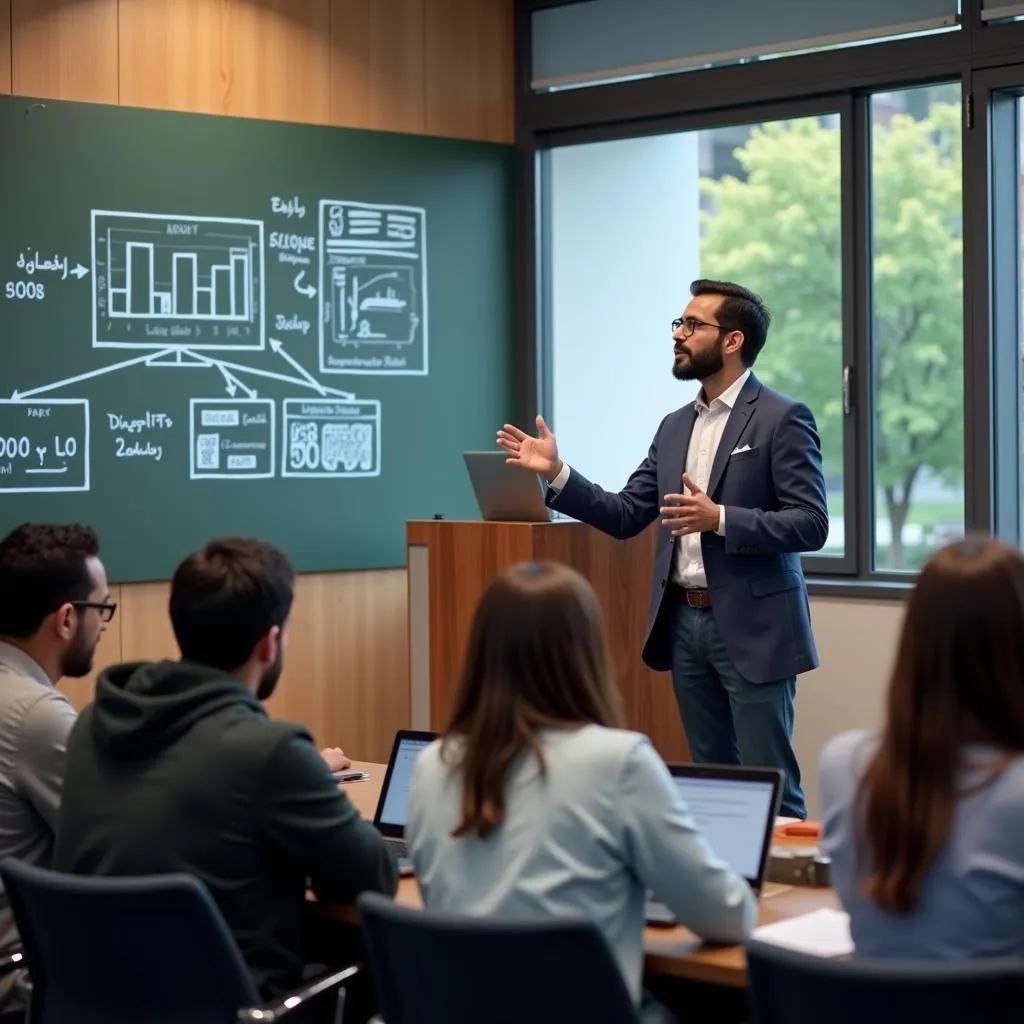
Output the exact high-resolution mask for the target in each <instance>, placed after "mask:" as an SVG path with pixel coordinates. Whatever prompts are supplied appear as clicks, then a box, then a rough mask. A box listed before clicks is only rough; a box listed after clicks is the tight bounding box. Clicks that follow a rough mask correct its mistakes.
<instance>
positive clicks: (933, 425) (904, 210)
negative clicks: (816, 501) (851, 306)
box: [871, 84, 964, 571]
mask: <svg viewBox="0 0 1024 1024" xmlns="http://www.w3.org/2000/svg"><path fill="white" fill-rule="evenodd" d="M871 125H872V127H871V243H872V251H871V256H872V285H873V287H872V310H871V314H872V316H871V325H872V338H871V342H872V370H873V378H872V389H871V390H872V404H873V410H872V411H873V417H872V420H873V423H872V426H873V439H872V474H873V482H874V493H875V502H874V565H875V568H877V569H882V570H893V571H912V570H916V569H919V568H920V566H921V565H922V563H923V562H924V561H925V559H927V557H928V556H929V555H930V554H931V553H932V552H933V551H935V550H936V549H937V548H939V547H941V546H943V545H944V544H946V543H948V542H949V541H950V540H953V539H955V538H956V537H959V536H962V535H963V530H964V461H963V460H964V399H963V385H964V371H963V346H964V324H963V222H962V206H961V192H962V179H963V171H962V164H961V113H960V87H959V85H958V84H948V85H940V86H929V87H927V88H920V89H910V90H905V91H902V92H886V93H878V94H876V95H875V96H873V97H872V99H871Z"/></svg>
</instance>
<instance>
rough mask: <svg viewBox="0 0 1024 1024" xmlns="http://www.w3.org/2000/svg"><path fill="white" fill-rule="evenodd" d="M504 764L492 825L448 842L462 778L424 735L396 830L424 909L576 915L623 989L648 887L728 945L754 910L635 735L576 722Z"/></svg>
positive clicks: (633, 981) (744, 930) (639, 939)
mask: <svg viewBox="0 0 1024 1024" xmlns="http://www.w3.org/2000/svg"><path fill="white" fill-rule="evenodd" d="M540 739H541V743H542V747H543V751H544V757H545V761H546V765H547V775H546V777H545V776H542V775H541V774H540V773H539V771H538V766H537V763H536V760H535V759H534V758H533V756H532V755H524V756H523V757H522V758H520V760H519V761H518V762H517V763H516V764H514V765H513V767H512V768H511V770H510V772H509V777H508V780H507V783H506V790H505V792H506V812H505V820H504V822H503V824H502V825H501V826H500V828H498V829H497V830H496V831H495V832H494V833H492V834H491V835H490V836H489V837H488V838H487V839H485V840H481V839H478V838H476V837H475V836H466V837H463V838H460V839H453V838H452V836H451V832H452V830H453V829H454V828H455V827H456V826H457V825H458V822H459V819H460V805H461V797H462V786H461V782H460V780H459V778H458V776H457V775H455V774H453V772H452V771H451V769H450V768H449V766H448V765H447V764H446V763H445V762H443V761H442V760H441V755H440V743H439V742H435V743H433V744H432V745H431V746H430V747H428V748H427V749H426V750H425V751H424V752H423V753H422V754H421V755H420V757H419V760H418V761H417V763H416V770H415V773H414V776H413V782H412V789H411V792H410V797H409V821H408V825H407V827H406V838H407V840H408V844H409V854H410V857H411V858H412V861H413V865H414V867H415V870H416V877H417V879H418V881H419V885H420V889H421V890H422V892H423V898H424V902H425V903H426V905H427V907H428V908H431V909H436V910H440V911H447V912H451V913H460V914H479V915H495V916H500V917H506V918H520V919H522V918H530V917H557V916H559V915H562V916H565V915H573V914H582V915H583V916H585V917H587V918H589V919H590V920H592V921H593V922H594V923H595V924H596V925H597V926H598V928H599V929H600V930H601V932H602V933H603V934H604V936H605V938H606V939H607V941H608V944H609V946H610V947H611V951H612V953H613V955H614V957H615V959H616V961H617V962H618V964H619V968H620V969H621V971H622V973H623V976H624V978H625V980H626V984H627V986H628V987H629V990H630V992H631V993H632V995H633V998H634V999H635V1000H636V1001H637V1002H639V999H640V991H641V977H642V971H643V930H644V906H645V901H646V890H647V889H652V890H654V892H655V893H657V895H658V897H659V898H660V899H661V900H662V901H664V903H665V904H667V906H668V907H669V908H670V909H671V910H672V911H674V913H675V914H676V915H677V917H678V918H679V920H680V921H681V922H682V923H683V924H685V925H686V926H687V927H689V928H691V929H692V930H693V931H694V932H696V933H697V934H698V935H701V936H703V937H705V938H708V939H714V940H718V941H722V942H739V941H742V940H743V939H745V938H746V937H747V935H749V933H750V929H751V928H752V927H753V924H754V920H755V917H756V913H757V907H756V902H755V900H754V897H753V894H752V892H751V890H750V886H749V885H747V883H746V881H745V880H744V879H742V878H740V877H739V876H737V875H735V874H733V873H732V872H731V871H730V870H729V869H728V868H727V867H726V865H725V864H724V863H723V862H722V861H721V860H719V859H718V857H716V855H715V854H714V852H713V851H712V850H711V848H710V847H709V845H708V843H707V841H706V840H705V839H704V838H703V836H702V835H701V834H700V833H699V832H698V831H697V828H696V826H695V824H694V822H693V819H692V818H691V817H690V814H689V812H688V811H687V809H686V806H685V805H684V804H683V802H682V799H681V798H680V796H679V792H678V790H677V789H676V787H675V785H674V784H673V782H672V778H671V776H670V775H669V772H668V769H667V768H666V767H665V764H664V763H663V762H662V760H661V758H660V757H659V756H658V755H657V754H656V753H655V751H654V750H653V748H652V747H651V745H650V742H649V741H648V739H647V738H646V737H645V736H641V735H639V734H637V733H633V732H626V731H624V730H619V729H604V728H601V727H599V726H586V727H584V728H581V729H577V730H559V729H548V730H545V731H544V732H542V733H541V736H540Z"/></svg>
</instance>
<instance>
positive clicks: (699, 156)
mask: <svg viewBox="0 0 1024 1024" xmlns="http://www.w3.org/2000/svg"><path fill="white" fill-rule="evenodd" d="M521 6H522V8H523V11H524V14H525V13H526V12H532V13H530V14H529V15H528V16H524V17H522V18H520V20H519V22H518V23H517V25H518V29H519V32H520V41H521V43H522V45H521V47H520V50H519V51H518V55H517V68H518V71H519V81H520V85H519V93H518V100H519V104H520V105H519V108H518V109H519V111H520V117H519V129H520V138H521V139H525V140H527V142H528V148H529V149H531V150H532V151H533V152H534V153H538V154H541V159H540V160H539V161H538V164H537V167H538V169H539V171H540V173H538V174H536V175H532V174H531V176H530V182H529V184H530V185H531V187H530V188H528V189H527V190H526V192H525V195H526V196H527V200H526V201H525V202H524V204H523V213H524V217H523V218H522V222H523V223H524V224H528V223H530V222H531V221H532V220H533V218H534V214H536V213H537V212H539V213H540V215H541V216H540V218H538V223H539V224H540V225H541V227H542V230H541V231H540V232H539V233H538V234H537V236H536V242H537V244H536V246H535V247H531V246H530V245H526V246H524V251H526V252H528V253H529V260H532V258H533V256H534V255H536V256H537V257H538V258H539V260H540V262H541V270H542V273H541V274H540V275H539V276H538V277H537V278H536V283H537V286H538V289H539V291H537V292H535V291H534V288H533V282H532V281H531V282H530V283H529V284H528V285H527V289H526V291H527V293H528V295H529V296H530V297H533V296H534V295H537V296H538V298H539V301H538V303H537V304H536V307H533V305H532V304H531V303H527V309H528V310H529V311H530V312H531V313H532V312H536V313H537V314H538V315H537V316H536V317H533V316H531V317H529V318H527V320H526V329H525V330H524V332H523V333H524V338H523V340H524V346H523V350H522V351H523V353H525V354H524V356H523V370H524V382H525V383H526V384H527V385H528V387H527V389H526V390H524V393H523V399H522V401H523V402H524V404H525V402H526V401H527V400H528V398H529V397H530V394H531V391H530V389H531V388H532V387H533V386H534V385H536V386H537V387H536V393H537V394H538V396H539V399H540V405H541V408H542V409H543V411H544V412H546V413H549V414H553V416H554V419H555V423H556V426H557V427H558V428H559V435H560V440H563V439H564V444H563V448H564V450H565V454H566V457H567V459H569V460H570V461H572V462H574V463H578V464H579V466H580V469H581V470H583V471H589V472H590V473H591V475H593V476H594V477H596V478H597V479H598V480H600V481H601V483H603V484H605V485H606V486H609V487H619V486H621V484H622V482H623V480H624V479H625V477H626V476H627V475H628V473H629V472H630V470H632V469H633V468H634V467H635V465H636V464H637V462H638V461H639V460H640V458H641V457H642V456H643V454H644V453H645V451H646V445H647V444H648V443H649V440H650V437H651V436H652V434H653V432H654V430H655V429H656V428H657V425H658V422H659V421H660V419H661V417H662V416H663V415H664V414H665V413H666V412H667V411H669V410H671V409H673V408H677V407H678V406H679V405H680V404H681V403H683V402H686V401H688V400H689V399H690V398H691V396H692V394H693V391H694V389H695V385H681V384H678V383H677V382H676V381H674V380H673V379H672V377H671V375H670V369H669V366H670V364H669V359H670V354H669V351H668V346H669V344H670V339H669V329H668V323H669V321H670V319H671V317H672V315H678V312H679V310H680V308H681V307H682V306H683V305H684V304H685V302H686V300H687V297H688V293H687V285H688V284H689V282H690V281H691V280H692V279H693V278H695V277H698V276H713V277H723V278H728V279H732V280H736V281H740V282H742V283H744V284H747V285H749V286H750V287H752V288H754V289H755V290H757V291H759V292H760V293H761V294H762V295H763V296H764V298H765V300H766V302H767V303H768V305H769V306H770V307H771V309H772V312H773V314H774V321H773V325H772V329H771V332H770V334H769V337H768V344H767V346H766V348H765V350H764V352H763V353H762V354H761V356H760V358H759V359H758V361H757V365H756V367H755V372H756V373H757V374H758V376H760V377H761V378H762V379H763V380H764V381H765V382H766V383H767V384H769V385H771V386H773V387H775V388H777V389H778V390H780V391H782V392H784V393H786V394H789V395H791V396H792V397H794V398H796V399H800V400H803V401H804V402H806V403H807V404H808V405H809V406H810V408H811V409H812V411H813V413H814V416H815V418H816V420H817V424H818V429H819V433H820V435H821V439H822V448H823V453H824V464H825V473H826V477H827V482H826V487H827V492H828V504H829V513H830V532H829V536H828V541H827V543H826V545H825V548H824V550H823V551H821V552H814V553H807V554H806V555H805V559H804V564H805V568H806V570H807V573H808V576H809V577H810V578H811V579H812V581H813V580H820V581H823V582H824V583H825V584H827V586H823V587H822V590H823V591H825V592H827V593H831V594H835V595H844V596H845V595H857V596H860V595H877V594H878V593H879V592H880V591H884V592H885V593H886V595H887V596H890V597H891V596H892V594H893V592H894V590H898V591H900V592H903V588H905V587H906V585H907V584H908V583H910V582H911V581H912V580H913V577H914V574H915V573H916V572H917V571H918V570H920V568H921V567H922V565H923V564H924V563H925V561H926V560H927V559H928V558H929V557H930V556H931V555H932V554H933V553H934V552H935V551H937V550H939V549H940V548H941V547H943V546H944V545H946V544H948V543H949V542H951V541H953V540H955V539H957V538H959V537H961V536H963V535H964V534H965V533H967V532H976V533H988V532H994V533H996V534H998V535H999V536H1001V537H1003V538H1004V539H1006V540H1008V541H1010V542H1011V543H1015V544H1018V545H1021V544H1022V543H1024V57H1022V56H1021V55H1022V54H1024V0H948V2H946V0H878V3H875V2H874V0H870V2H869V0H864V2H857V3H848V4H839V3H836V4H832V3H831V0H829V2H828V3H819V4H816V5H815V4H811V3H809V2H806V3H805V2H804V0H779V2H778V3H777V4H776V3H759V2H758V0H728V2H726V0H721V2H719V3H718V4H717V5H712V6H711V7H709V8H708V10H707V11H705V12H704V13H705V14H706V17H703V18H702V19H698V21H699V24H697V23H696V22H694V23H693V24H691V23H690V22H692V18H691V19H690V22H686V23H685V25H683V26H682V27H681V28H679V27H677V26H676V24H675V21H673V19H678V18H679V17H683V19H684V22H685V19H686V17H687V15H686V14H683V15H680V14H679V12H678V11H676V10H675V7H676V6H686V5H676V4H669V3H660V2H659V0H637V2H632V0H631V2H630V3H629V4H625V3H620V2H619V0H593V2H590V3H583V2H572V0H570V2H568V3H566V2H565V0H522V5H521ZM627 7H628V8H629V10H628V11H626V8H627ZM769 7H770V8H772V15H771V16H770V17H768V18H767V20H766V19H765V12H764V11H763V10H761V8H769ZM776 7H777V8H778V10H777V11H776V10H775V8H776ZM805 7H815V14H814V17H813V18H812V19H811V20H810V21H808V20H807V17H806V16H805V15H806V12H805V11H804V8H805ZM663 8H664V10H663ZM669 8H672V10H669ZM818 8H820V10H819V9H818ZM855 21H856V24H855ZM584 22H586V23H587V25H588V27H589V28H592V29H593V32H590V33H581V32H580V31H578V30H579V29H580V28H581V27H582V26H583V24H584ZM826 22H827V24H826ZM897 37H898V38H897ZM581 38H585V42H586V45H585V46H583V45H581V44H580V43H579V40H580V39H581ZM865 43H868V44H869V45H861V44H865ZM801 51H814V52H801ZM779 58H784V59H779ZM684 71H685V72H686V74H685V80H684V79H683V77H681V76H679V75H678V74H676V73H678V72H684ZM615 78H619V79H620V80H619V81H612V80H613V79H615ZM601 83H605V84H601ZM582 86H586V88H583V87H582ZM535 203H536V204H537V207H535ZM525 233H526V231H525V230H524V234H525ZM533 269H534V268H533V267H532V266H530V265H529V261H524V271H525V273H526V274H527V275H529V274H530V272H531V271H532V270H533ZM666 310H667V312H666ZM534 327H536V329H537V336H538V337H539V342H540V343H539V345H538V346H536V347H534V346H532V345H531V344H530V343H531V342H532V341H534V340H535V336H534V333H533V332H534ZM535 357H536V358H535ZM865 584H867V586H865Z"/></svg>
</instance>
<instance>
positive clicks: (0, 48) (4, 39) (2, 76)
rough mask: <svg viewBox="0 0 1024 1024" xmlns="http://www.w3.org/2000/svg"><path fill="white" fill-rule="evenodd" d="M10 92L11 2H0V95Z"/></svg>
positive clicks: (9, 0)
mask: <svg viewBox="0 0 1024 1024" xmlns="http://www.w3.org/2000/svg"><path fill="white" fill-rule="evenodd" d="M10 91H11V0H0V93H2V92H10Z"/></svg>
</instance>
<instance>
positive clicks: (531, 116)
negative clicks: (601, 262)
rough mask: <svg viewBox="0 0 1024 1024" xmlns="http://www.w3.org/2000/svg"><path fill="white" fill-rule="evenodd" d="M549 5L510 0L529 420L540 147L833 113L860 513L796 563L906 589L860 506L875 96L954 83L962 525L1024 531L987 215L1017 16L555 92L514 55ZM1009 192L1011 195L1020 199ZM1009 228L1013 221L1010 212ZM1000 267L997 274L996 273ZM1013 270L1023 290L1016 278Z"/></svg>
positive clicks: (534, 382) (538, 334)
mask: <svg viewBox="0 0 1024 1024" xmlns="http://www.w3.org/2000/svg"><path fill="white" fill-rule="evenodd" d="M558 2H559V0H516V54H517V63H516V67H517V87H518V90H519V91H518V96H517V131H516V141H517V147H518V149H519V151H520V153H521V154H523V156H524V160H525V161H526V163H527V164H528V165H529V166H528V168H527V170H526V173H525V175H524V177H523V179H522V182H523V193H524V195H525V196H526V197H527V198H526V199H525V201H524V202H523V203H522V204H521V206H520V212H521V213H522V212H524V211H525V212H526V213H528V216H527V217H526V218H524V217H522V216H521V217H520V235H521V243H522V244H521V246H520V250H521V254H522V256H523V263H522V264H521V267H522V271H523V273H522V275H521V276H522V280H523V282H524V286H525V287H526V290H528V291H532V293H533V294H532V297H530V298H529V299H527V300H526V301H524V303H523V305H522V306H521V308H522V309H523V310H524V313H525V315H524V317H523V321H522V325H521V326H522V333H521V334H520V336H519V340H520V345H519V352H520V355H521V360H520V365H521V367H523V368H524V369H525V368H526V364H527V363H529V364H530V366H529V376H528V378H526V379H525V380H524V381H523V382H522V383H523V386H522V387H521V389H520V398H521V402H522V404H521V405H520V407H519V413H520V415H521V416H525V417H526V418H527V419H532V415H533V413H534V411H536V410H537V409H538V408H541V409H550V401H548V402H545V401H544V399H545V397H547V398H548V399H550V388H548V389H547V390H548V394H547V396H545V395H544V394H543V386H542V384H541V381H542V378H543V377H544V374H543V373H542V372H541V371H542V368H543V364H544V359H545V357H546V356H547V355H548V353H547V350H546V347H545V346H546V345H547V340H546V339H547V338H549V337H550V334H549V332H547V331H545V330H544V329H543V328H544V323H543V318H542V317H540V316H539V315H538V306H539V304H541V303H542V302H543V299H542V298H541V296H542V294H543V292H544V289H543V287H541V284H542V282H541V280H540V275H541V274H542V273H543V266H542V265H541V263H540V262H539V261H538V259H537V256H538V255H540V254H541V250H542V245H541V240H542V239H543V238H544V237H545V231H547V230H549V228H550V225H547V226H545V225H544V217H543V210H541V209H540V204H541V200H540V199H539V190H540V189H541V187H542V186H543V181H544V171H543V166H544V153H545V151H546V150H548V149H550V148H551V147H552V146H554V145H561V144H570V143H573V142H586V141H603V140H608V139H615V138H628V137H636V136H640V135H645V134H652V133H655V132H657V131H687V130H696V129H700V128H705V129H706V128H713V127H719V126H727V125H729V124H736V123H752V122H756V121H767V120H775V119H777V118H779V117H786V116H800V114H801V113H820V112H823V111H824V110H827V111H828V112H835V111H836V110H839V111H840V125H841V133H842V142H841V145H842V160H843V185H842V195H843V214H842V216H843V229H844V239H843V249H844V269H843V288H844V322H843V330H844V337H843V349H844V360H846V359H847V358H849V362H846V363H845V364H844V365H849V366H851V367H852V368H853V376H852V388H853V390H852V410H851V415H850V416H848V417H847V429H846V432H845V435H844V449H843V454H844V503H845V505H846V506H847V507H848V508H853V509H855V510H856V512H855V514H854V515H847V516H846V533H847V536H846V545H845V549H844V554H843V557H841V558H826V557H821V556H813V555H810V556H806V557H805V559H804V568H805V572H806V574H807V577H808V586H809V589H810V591H811V592H812V593H814V594H823V595H830V596H837V597H848V596H849V597H868V598H887V599H892V598H893V597H894V596H897V597H898V596H901V595H903V594H905V593H906V592H907V591H908V590H909V589H910V587H911V586H912V584H913V581H914V579H915V577H916V573H914V572H906V573H900V572H893V571H890V570H885V569H882V570H876V569H874V567H873V564H872V563H873V557H874V552H873V537H872V533H873V526H874V516H873V514H868V513H869V512H870V511H871V506H870V505H869V504H868V502H869V501H871V502H873V501H874V493H873V490H874V488H873V485H872V484H873V482H872V479H871V461H872V450H873V447H872V441H871V436H870V427H871V425H872V411H871V393H870V367H871V362H870V356H871V350H870V330H871V314H872V310H871V302H870V300H871V294H870V292H871V279H872V266H871V255H870V249H869V246H870V234H869V227H870V216H871V205H870V171H871V153H870V130H871V124H870V97H871V95H872V94H874V93H877V92H881V91H886V90H905V89H911V88H914V87H917V86H927V85H933V84H938V83H942V82H954V81H959V82H960V85H961V96H962V103H963V112H964V126H963V149H962V152H963V213H964V237H963V246H964V252H963V275H964V281H963V301H964V318H963V323H964V388H965V399H964V448H965V451H964V520H965V527H966V529H967V530H968V531H981V532H993V531H995V532H997V533H998V534H999V535H1001V536H1003V537H1005V538H1006V539H1008V540H1011V541H1013V542H1020V540H1021V538H1022V535H1024V523H1022V522H1021V519H1022V515H1021V504H1022V499H1021V492H1020V483H1021V477H1022V469H1021V466H1020V459H1019V448H1020V445H1019V434H1017V436H1014V437H1010V436H1009V430H1010V428H1009V426H1008V425H1007V424H1009V423H1011V422H1012V423H1013V424H1014V425H1016V424H1019V422H1020V417H1021V416H1022V415H1024V411H1022V409H1021V408H1020V407H1019V405H1018V402H1017V397H1018V395H1019V388H1018V385H1019V383H1020V377H1021V365H1020V364H1021V359H1020V353H1019V349H1018V348H1017V347H1016V345H1017V343H1016V340H1014V346H1010V345H1009V343H1008V341H1006V340H1005V339H1006V338H1014V339H1015V338H1019V336H1020V335H1019V328H1020V327H1021V326H1022V324H1021V318H1022V314H1021V311H1020V309H1019V302H1018V303H1017V304H1016V305H1013V313H1012V316H1011V315H1009V313H1008V311H1009V309H1010V306H1009V305H1008V303H1009V299H1007V298H1000V296H1004V295H1005V294H1006V293H1007V289H1010V288H1011V287H1013V286H1011V284H1010V283H1009V280H1008V279H1007V278H1006V273H1007V271H1006V259H1007V255H1006V254H1007V252H1008V251H1009V249H1008V245H1009V243H1008V241H1007V238H1006V237H1005V234H1006V232H1005V231H1003V232H1001V231H1000V227H1002V228H1006V226H1007V224H1009V223H1010V219H1009V218H1005V217H1001V218H1000V219H999V220H996V221H995V222H994V220H993V218H992V217H991V216H990V214H991V210H992V207H993V202H994V201H995V200H999V201H1000V207H1001V209H1002V208H1004V204H1005V202H1006V201H1007V200H1006V199H1005V198H1004V199H1001V200H1000V198H999V197H1000V196H1005V192H1006V188H1007V185H1006V183H1005V181H1003V178H1004V177H1005V170H1004V171H1003V175H1002V176H1000V175H999V173H998V171H997V170H996V156H997V154H996V152H995V151H994V150H995V149H998V146H999V139H1000V133H998V132H994V131H993V130H992V128H991V125H990V124H989V120H990V117H996V118H998V117H1000V116H1002V117H1004V118H1005V117H1006V116H1008V115H1007V114H1006V113H1005V111H1006V109H1008V108H1007V107H1006V106H1005V103H1004V102H1003V101H1004V99H1005V97H1006V96H1008V95H1009V94H1010V93H1012V92H1015V91H1017V90H1021V92H1022V94H1024V61H1022V60H1021V56H1020V53H1021V49H1020V48H1021V46H1022V45H1024V22H1018V23H1009V24H1000V25H990V24H986V23H984V22H983V21H982V19H981V16H980V0H963V2H962V12H961V29H960V30H959V31H957V32H949V33H943V34H936V35H929V36H924V37H920V38H910V39H901V40H895V41H890V42H885V43H875V44H870V45H864V46H859V47H851V48H849V49H841V50H836V51H829V52H825V53H812V54H804V55H801V56H795V57H785V58H781V59H778V60H773V61H764V62H758V63H752V64H743V65H735V66H728V67H717V68H711V69H706V70H694V71H687V72H682V73H679V74H672V75H664V76H659V77H656V78H650V79H643V80H639V81H632V82H621V83H612V84H608V85H600V86H591V87H588V88H583V89H574V90H566V91H564V92H548V93H534V92H533V91H532V90H531V89H530V84H529V78H530V76H529V62H528V57H527V59H525V60H524V58H523V55H524V54H525V55H528V54H529V52H530V13H531V12H532V10H534V9H536V8H539V7H544V6H552V5H554V4H556V3H558ZM755 97H756V101H754V98H755ZM1007 102H1010V101H1007ZM1000 104H1003V107H1002V113H1001V114H1000ZM1001 123H1004V124H1005V122H1001ZM1004 142H1005V140H1004ZM1003 159H1005V158H1003ZM1019 202H1020V199H1019V196H1017V197H1016V198H1015V203H1017V204H1019ZM1017 212H1018V213H1019V212H1020V211H1019V210H1018V211H1017ZM1012 230H1013V232H1016V231H1017V230H1018V229H1017V225H1016V223H1013V224H1012ZM527 236H528V237H527ZM1015 244H1016V243H1015ZM1018 255H1019V253H1018ZM997 257H998V258H997ZM1016 267H1019V263H1016V264H1015V265H1014V269H1015V273H1016ZM995 268H998V269H999V271H1001V275H1002V276H997V271H996V269H995ZM1015 280H1017V285H1016V287H1019V280H1018V279H1016V278H1015ZM1000 339H1004V340H1002V341H1001V340H1000ZM859 368H863V369H864V370H865V371H867V372H863V371H860V370H859ZM1011 369H1012V371H1013V372H1012V373H1011V372H1010V371H1011ZM1011 392H1013V393H1012V394H1011ZM796 397H799V396H796ZM996 421H998V423H997V422H996ZM851 533H852V534H853V536H852V537H851ZM851 541H852V543H851Z"/></svg>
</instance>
